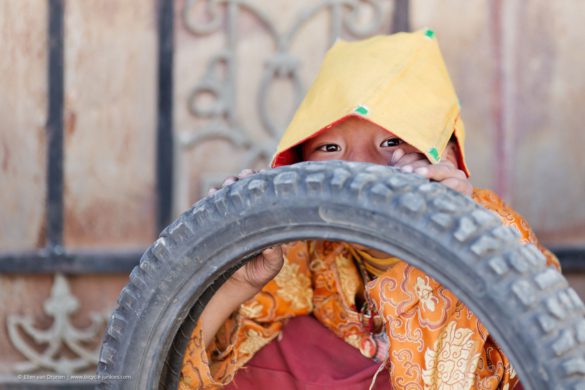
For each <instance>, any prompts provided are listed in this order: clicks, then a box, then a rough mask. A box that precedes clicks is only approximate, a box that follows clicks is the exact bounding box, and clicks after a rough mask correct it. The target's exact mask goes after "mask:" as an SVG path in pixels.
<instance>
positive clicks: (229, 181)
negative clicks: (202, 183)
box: [207, 168, 261, 196]
mask: <svg viewBox="0 0 585 390" xmlns="http://www.w3.org/2000/svg"><path fill="white" fill-rule="evenodd" d="M258 172H261V171H255V170H253V169H249V168H246V169H243V170H242V171H241V172H240V173H238V174H237V176H230V177H228V178H226V179H225V180H224V181H223V183H222V184H221V186H220V187H211V188H210V189H209V191H208V192H207V195H208V196H209V195H212V194H214V193H215V192H217V191H219V190H220V189H222V188H223V187H225V186H229V185H230V184H234V183H235V182H237V181H238V180H241V179H244V178H246V177H248V176H252V175H254V174H256V173H258Z"/></svg>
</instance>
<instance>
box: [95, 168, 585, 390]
mask: <svg viewBox="0 0 585 390" xmlns="http://www.w3.org/2000/svg"><path fill="white" fill-rule="evenodd" d="M301 239H326V240H337V241H351V242H355V243H359V244H362V245H365V246H368V247H371V248H374V249H378V250H381V251H384V252H387V253H392V254H394V255H397V256H399V257H400V258H402V259H403V260H404V261H406V262H408V263H410V264H412V265H414V266H416V267H417V268H419V269H420V270H422V271H423V272H425V273H427V274H428V275H430V276H431V277H433V278H434V279H436V280H437V281H438V282H439V283H441V284H442V285H444V286H445V287H447V288H448V289H450V290H451V291H452V292H453V293H455V294H456V295H457V297H458V298H459V299H461V300H462V301H463V302H464V303H465V304H466V305H467V306H468V307H469V308H470V309H471V310H472V311H473V312H474V313H475V314H476V315H477V316H478V318H479V319H480V320H481V321H482V323H483V324H484V325H485V326H486V328H487V329H488V330H489V332H490V334H492V336H493V337H494V339H495V340H496V341H497V342H498V344H499V345H500V346H501V348H502V349H503V350H504V351H505V353H506V354H507V356H508V357H509V358H510V360H511V362H512V364H513V366H514V368H515V370H516V372H517V373H518V375H519V377H520V379H521V381H522V384H523V386H524V388H525V389H585V319H584V313H585V307H584V305H583V302H582V301H581V300H580V299H579V297H578V296H577V294H576V293H575V291H574V290H573V289H572V288H570V287H569V285H568V283H567V281H566V280H565V279H564V277H563V276H562V275H561V274H560V272H558V271H557V270H555V269H554V268H551V267H547V266H546V261H545V258H544V256H543V255H542V253H540V251H539V250H538V249H536V248H535V247H534V246H533V245H531V244H526V243H523V242H522V241H521V240H520V239H519V233H518V231H517V230H516V229H515V228H512V227H507V226H504V225H503V223H502V221H501V219H500V218H499V217H498V216H497V215H496V214H495V213H493V212H492V211H489V210H486V209H485V208H483V207H481V206H479V205H477V204H476V203H475V202H473V201H472V200H471V199H470V198H468V197H466V196H464V195H462V194H459V193H457V192H455V191H452V190H450V189H449V188H447V187H445V186H443V185H441V184H438V183H433V182H429V181H428V180H426V179H424V178H421V177H418V176H416V175H413V174H405V173H401V172H400V171H398V170H396V169H394V168H392V167H383V166H379V165H371V164H364V163H352V162H343V161H334V162H332V161H329V162H305V163H300V164H295V165H292V166H286V167H281V168H277V169H271V170H268V171H264V172H262V173H258V174H255V175H253V176H251V177H248V178H246V179H243V180H240V181H237V182H235V183H234V184H232V185H229V186H227V187H225V188H223V189H221V190H220V191H218V192H216V193H215V194H213V195H212V196H209V197H206V198H204V199H202V200H200V201H199V202H197V203H196V204H194V205H193V207H192V208H191V209H190V210H188V211H186V212H185V213H183V214H182V215H181V216H180V217H179V218H178V219H177V220H176V221H174V222H173V223H172V224H171V225H169V226H168V227H167V228H166V229H165V230H164V231H163V232H162V233H161V235H160V237H159V238H158V239H157V240H156V241H155V243H154V244H153V245H152V246H151V247H150V248H149V249H148V250H147V251H146V252H145V253H144V255H143V256H142V258H141V260H140V264H139V265H138V266H137V267H136V268H135V269H134V270H133V271H132V273H131V275H130V281H129V283H128V284H127V285H126V286H125V287H124V289H123V290H122V292H121V293H120V296H119V298H118V308H117V309H116V310H115V311H114V313H113V314H112V317H111V320H110V323H109V325H108V328H107V331H106V334H105V336H104V340H103V343H102V348H101V352H100V358H99V363H98V371H97V373H98V375H99V376H100V377H101V378H102V381H101V383H100V385H99V387H100V388H102V389H140V390H142V389H154V388H176V383H177V380H178V378H177V373H178V371H179V370H180V362H181V360H182V355H183V353H184V351H185V347H186V344H187V341H188V336H189V335H190V334H191V333H190V332H191V330H192V329H193V326H194V324H195V321H196V320H197V318H198V316H199V314H200V312H201V311H202V309H203V307H204V306H205V304H206V303H207V302H208V300H209V298H210V297H211V295H212V294H213V292H214V291H215V290H217V288H219V286H220V285H221V283H223V281H224V280H226V279H227V277H228V276H229V275H230V274H231V273H232V272H234V270H235V269H237V267H239V266H241V265H242V264H243V263H244V262H245V259H247V258H251V257H252V256H254V255H255V254H257V253H259V252H260V251H261V250H262V249H263V248H266V247H268V246H271V245H274V244H277V243H282V242H287V241H296V240H301ZM117 375H130V376H131V378H132V379H131V380H127V381H124V380H116V379H108V378H115V376H117ZM167 385H168V386H167Z"/></svg>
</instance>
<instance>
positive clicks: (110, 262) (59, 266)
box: [0, 249, 144, 275]
mask: <svg viewBox="0 0 585 390" xmlns="http://www.w3.org/2000/svg"><path fill="white" fill-rule="evenodd" d="M142 253H144V250H141V249H138V250H128V251H111V250H109V251H108V250H107V249H106V250H100V251H99V252H97V251H96V252H90V251H87V252H76V253H61V254H58V255H57V254H54V253H51V252H49V251H48V250H42V251H39V252H19V253H3V254H2V255H0V273H1V274H52V273H55V272H60V273H64V274H76V275H84V274H127V273H130V271H132V268H134V266H136V265H138V262H139V260H140V257H141V256H142Z"/></svg>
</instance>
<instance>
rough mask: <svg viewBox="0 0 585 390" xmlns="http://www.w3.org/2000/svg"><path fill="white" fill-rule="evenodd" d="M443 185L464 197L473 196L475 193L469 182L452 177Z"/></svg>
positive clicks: (444, 181)
mask: <svg viewBox="0 0 585 390" xmlns="http://www.w3.org/2000/svg"><path fill="white" fill-rule="evenodd" d="M441 184H444V185H446V186H447V187H449V188H451V189H453V190H455V191H457V192H460V193H462V194H463V195H467V196H471V194H472V193H473V186H472V185H471V183H470V182H469V180H462V179H459V178H454V177H452V178H449V179H445V180H443V181H442V182H441Z"/></svg>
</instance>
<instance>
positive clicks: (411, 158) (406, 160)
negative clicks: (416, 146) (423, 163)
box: [393, 153, 427, 167]
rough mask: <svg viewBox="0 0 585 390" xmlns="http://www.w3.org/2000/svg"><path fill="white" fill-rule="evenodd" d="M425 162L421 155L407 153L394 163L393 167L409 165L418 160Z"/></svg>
mask: <svg viewBox="0 0 585 390" xmlns="http://www.w3.org/2000/svg"><path fill="white" fill-rule="evenodd" d="M422 159H424V160H426V159H427V158H426V157H425V156H424V154H422V153H408V154H405V155H404V156H402V157H401V158H400V159H399V160H398V161H396V162H395V163H394V164H393V165H394V166H395V167H403V166H405V165H409V164H412V163H414V162H415V161H418V160H422Z"/></svg>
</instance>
